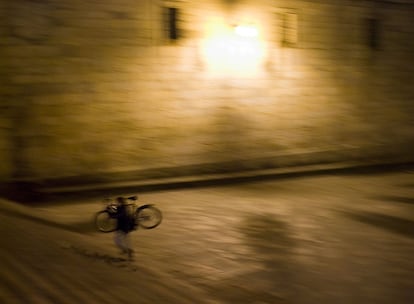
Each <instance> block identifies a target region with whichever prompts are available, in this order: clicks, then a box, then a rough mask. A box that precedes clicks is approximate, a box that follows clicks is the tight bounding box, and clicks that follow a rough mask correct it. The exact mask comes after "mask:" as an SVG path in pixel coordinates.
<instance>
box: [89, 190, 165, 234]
mask: <svg viewBox="0 0 414 304" xmlns="http://www.w3.org/2000/svg"><path fill="white" fill-rule="evenodd" d="M126 199H127V200H129V201H132V203H131V204H128V206H130V207H131V208H133V210H134V213H133V214H134V220H135V226H136V227H138V226H139V227H142V228H144V229H153V228H155V227H157V226H158V225H159V224H161V221H162V213H161V211H160V210H159V209H158V208H156V207H155V206H154V205H153V204H145V205H142V206H139V207H137V205H136V204H135V202H136V201H137V200H138V196H136V195H134V196H130V197H126ZM104 202H105V203H106V204H107V205H106V207H105V209H104V210H101V211H98V212H97V213H96V214H95V226H96V228H97V230H98V231H100V232H113V231H115V230H116V227H117V216H118V203H117V202H116V201H115V200H114V199H111V198H108V199H105V200H104ZM135 229H136V228H135Z"/></svg>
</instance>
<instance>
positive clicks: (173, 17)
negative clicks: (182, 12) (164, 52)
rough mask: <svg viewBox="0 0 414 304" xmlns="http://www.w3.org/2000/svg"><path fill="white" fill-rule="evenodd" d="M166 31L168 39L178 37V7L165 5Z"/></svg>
mask: <svg viewBox="0 0 414 304" xmlns="http://www.w3.org/2000/svg"><path fill="white" fill-rule="evenodd" d="M167 32H168V38H169V39H170V40H177V39H178V38H179V34H180V33H179V29H178V8H175V7H167Z"/></svg>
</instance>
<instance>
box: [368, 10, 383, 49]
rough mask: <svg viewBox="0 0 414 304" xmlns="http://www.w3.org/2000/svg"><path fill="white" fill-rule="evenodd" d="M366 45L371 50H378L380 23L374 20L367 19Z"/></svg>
mask: <svg viewBox="0 0 414 304" xmlns="http://www.w3.org/2000/svg"><path fill="white" fill-rule="evenodd" d="M366 23H367V44H368V46H369V47H370V48H371V49H373V50H376V49H379V48H380V42H381V39H380V38H381V37H380V34H381V23H380V21H379V20H378V19H376V18H368V19H367V21H366Z"/></svg>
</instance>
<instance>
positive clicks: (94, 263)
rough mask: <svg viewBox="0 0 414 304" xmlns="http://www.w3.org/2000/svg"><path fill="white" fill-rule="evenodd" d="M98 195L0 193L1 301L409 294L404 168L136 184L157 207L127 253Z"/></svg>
mask: <svg viewBox="0 0 414 304" xmlns="http://www.w3.org/2000/svg"><path fill="white" fill-rule="evenodd" d="M126 194H129V193H126ZM100 199H101V198H100V197H97V198H94V199H91V198H88V199H85V198H82V197H81V196H80V197H79V198H78V199H73V200H68V201H66V202H64V203H62V202H60V203H59V204H54V203H53V202H52V203H50V204H47V205H38V206H35V207H29V208H28V207H23V206H15V205H14V204H10V203H8V202H4V204H2V205H1V206H2V207H1V208H0V211H1V212H0V217H1V223H2V224H1V225H2V231H9V232H8V233H9V234H8V235H7V236H6V237H5V240H6V241H5V243H4V245H3V247H2V248H3V250H2V251H1V254H2V255H1V258H2V261H3V263H5V264H4V265H5V267H4V266H3V267H2V270H1V271H2V272H1V274H2V276H1V281H2V283H3V284H1V285H0V286H2V287H1V288H0V295H5V297H6V296H7V299H8V300H9V301H12V300H13V301H14V302H4V301H3V302H4V303H31V302H32V303H73V300H78V301H80V302H79V303H97V301H98V300H99V303H272V304H278V303H298V304H301V303H304V304H307V303H310V304H312V303H364V304H366V303H414V261H413V259H412V257H413V255H414V172H411V171H405V172H390V173H380V174H379V173H377V174H348V175H320V176H314V177H301V178H294V179H279V180H273V181H262V182H256V183H245V184H238V185H227V186H223V187H218V186H217V187H208V188H193V189H184V190H174V191H162V192H152V193H141V194H140V201H142V203H155V204H156V205H157V206H158V207H159V208H160V209H161V210H162V211H163V216H164V219H163V223H162V224H161V225H160V226H159V227H158V228H156V229H153V230H138V231H136V232H134V233H133V244H134V247H135V249H136V251H137V254H136V259H135V261H134V262H132V263H127V262H125V261H123V260H122V259H120V255H119V254H118V252H117V251H116V249H115V248H114V245H113V239H112V238H113V235H112V234H102V233H98V232H96V231H95V230H94V227H93V225H92V217H93V214H94V212H96V211H98V210H99V209H102V208H103V204H102V203H101V202H100ZM28 211H30V212H28ZM16 225H17V227H18V228H17V229H15V228H13V229H11V230H10V229H8V230H5V229H6V228H10V227H16ZM25 225H26V226H27V227H29V228H30V230H29V231H28V230H27V229H26V227H25ZM3 228H4V229H3ZM14 236H16V237H14ZM47 243H50V245H49V246H45V244H47ZM4 249H6V250H4ZM82 270H83V271H82ZM31 282H35V283H34V284H32V283H31ZM39 290H40V291H39ZM16 294H19V295H20V296H19V297H18V296H16ZM22 294H34V297H31V298H29V299H31V300H30V301H29V302H24V300H25V298H24V297H23V296H21V295H22ZM20 297H23V300H21V302H19V299H20ZM0 299H1V298H0ZM36 299H38V300H39V301H37V302H36V301H35V300H36ZM45 299H46V300H49V302H47V301H45ZM26 300H27V299H26ZM44 301H45V302H44Z"/></svg>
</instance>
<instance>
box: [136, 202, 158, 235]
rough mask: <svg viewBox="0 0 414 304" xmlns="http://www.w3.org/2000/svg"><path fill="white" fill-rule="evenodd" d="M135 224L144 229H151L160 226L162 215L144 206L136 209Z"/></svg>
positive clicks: (152, 207)
mask: <svg viewBox="0 0 414 304" xmlns="http://www.w3.org/2000/svg"><path fill="white" fill-rule="evenodd" d="M135 216H136V223H137V225H139V226H141V227H142V228H144V229H152V228H155V227H157V226H158V225H159V224H161V221H162V214H161V211H160V210H159V209H157V208H155V207H154V206H150V205H145V206H141V207H139V208H138V209H137V211H136V213H135Z"/></svg>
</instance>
